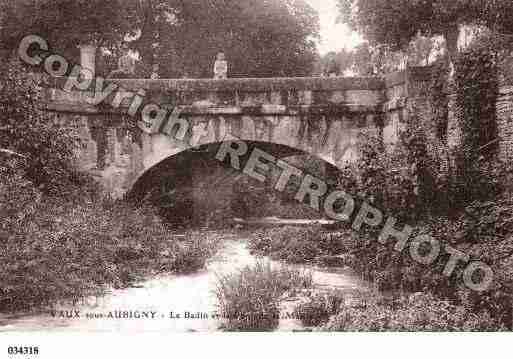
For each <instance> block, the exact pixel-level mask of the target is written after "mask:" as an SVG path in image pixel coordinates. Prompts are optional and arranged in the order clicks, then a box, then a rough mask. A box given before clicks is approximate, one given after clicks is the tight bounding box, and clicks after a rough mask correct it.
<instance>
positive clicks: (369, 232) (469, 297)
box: [250, 38, 513, 330]
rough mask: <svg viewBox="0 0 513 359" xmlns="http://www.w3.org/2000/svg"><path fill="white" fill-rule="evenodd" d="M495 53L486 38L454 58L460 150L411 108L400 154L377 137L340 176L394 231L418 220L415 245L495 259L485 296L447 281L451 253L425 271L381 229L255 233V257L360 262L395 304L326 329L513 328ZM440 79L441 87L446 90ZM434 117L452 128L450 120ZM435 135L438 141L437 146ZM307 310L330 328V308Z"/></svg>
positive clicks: (508, 205) (512, 248)
mask: <svg viewBox="0 0 513 359" xmlns="http://www.w3.org/2000/svg"><path fill="white" fill-rule="evenodd" d="M496 46H497V42H496V41H492V40H491V39H490V38H485V39H483V40H481V41H476V42H475V44H474V46H473V47H471V48H469V49H468V50H467V51H465V52H462V53H461V54H460V55H459V56H458V58H456V59H455V71H456V73H455V77H454V84H453V86H454V91H455V92H456V95H457V96H456V111H455V114H456V116H457V120H458V123H459V125H460V126H461V128H462V131H463V132H462V136H461V140H460V141H459V143H458V145H457V146H455V147H452V148H449V147H448V145H447V143H448V142H447V134H446V133H442V132H441V131H439V127H441V126H440V124H435V126H431V124H428V125H424V124H422V121H420V118H417V117H415V115H416V113H415V109H413V117H412V120H413V121H416V122H415V123H416V124H417V126H410V128H415V129H414V130H408V131H406V132H405V133H403V135H402V138H401V142H400V144H399V145H398V146H396V148H395V149H394V151H393V152H391V153H390V152H387V151H386V150H385V148H384V144H383V143H382V142H381V140H380V139H379V138H377V137H372V136H366V137H365V138H362V141H361V143H360V144H359V147H360V158H359V161H358V163H357V164H356V166H355V167H356V168H354V169H352V170H351V169H347V170H346V171H343V172H341V174H340V176H339V183H338V187H339V188H340V189H342V190H345V191H349V192H351V193H352V194H353V195H354V196H355V197H356V198H357V201H359V202H360V203H361V202H362V201H366V202H369V203H371V204H372V205H373V206H375V207H377V208H380V209H381V210H383V211H384V213H386V214H387V215H393V216H395V217H396V218H398V219H399V222H398V223H397V224H396V228H398V229H399V228H401V225H404V224H407V223H408V224H414V225H415V229H414V232H413V234H412V236H411V238H413V237H415V236H417V235H420V234H429V235H430V236H432V237H433V238H434V239H436V240H437V241H438V242H439V243H441V244H442V246H447V245H449V246H451V247H452V248H454V249H457V250H459V251H461V252H463V253H466V254H468V255H469V257H470V259H471V260H480V261H482V262H484V263H487V264H488V265H490V266H491V267H492V270H493V272H494V276H495V278H494V282H493V284H492V285H491V286H490V287H489V288H488V289H487V290H486V291H483V292H476V291H471V290H469V289H468V288H466V287H465V286H464V285H463V280H462V278H463V277H462V276H463V268H462V267H463V266H457V267H456V269H455V270H454V272H453V273H452V275H451V276H450V277H449V278H448V277H446V276H445V275H444V274H443V272H444V268H445V265H446V264H447V262H448V260H449V254H448V253H445V254H442V255H440V256H439V257H438V259H437V260H436V261H435V262H434V263H433V264H431V265H429V266H425V265H421V264H418V263H416V262H415V261H414V260H413V259H412V258H411V256H410V255H409V254H408V251H407V250H403V251H402V252H397V251H396V250H394V249H393V248H392V247H393V245H392V244H388V245H383V244H381V243H379V242H378V241H377V240H376V239H377V237H378V236H379V231H378V230H373V229H371V228H370V227H367V228H363V229H362V230H360V231H359V232H358V233H355V232H352V231H351V230H349V229H344V228H342V229H341V230H340V231H339V232H338V233H329V231H326V230H319V229H315V228H307V229H298V228H282V229H275V230H272V231H267V232H264V233H257V234H256V235H255V236H254V238H253V239H252V240H251V244H250V246H251V248H252V249H253V250H254V251H256V252H259V253H264V254H267V255H270V256H272V257H273V258H277V259H283V260H287V261H291V262H294V263H298V262H299V263H316V262H317V263H323V262H324V261H323V259H326V258H325V257H326V256H329V257H330V260H328V262H333V263H337V265H347V266H349V267H351V268H352V269H354V270H355V271H356V272H357V273H359V274H360V275H361V276H362V277H363V278H364V279H366V280H368V281H370V282H371V283H373V285H374V287H375V288H376V289H377V290H379V291H380V292H382V293H387V296H388V299H387V300H388V302H387V301H385V302H382V301H375V302H372V301H371V302H369V303H366V304H365V305H364V306H362V307H360V308H353V307H342V309H341V312H340V313H339V314H337V316H336V317H335V318H334V319H333V320H332V321H331V322H330V325H328V326H327V328H328V329H332V330H493V329H495V330H499V329H501V328H509V329H511V328H512V325H513V323H512V309H511V304H510V303H511V300H512V298H513V282H512V279H511V278H513V272H512V269H511V264H512V255H513V236H512V234H513V228H512V226H511V218H512V217H513V203H512V201H511V198H510V195H509V194H508V192H506V189H507V188H505V186H504V185H505V184H507V182H506V181H505V178H508V177H507V173H506V171H507V169H508V167H507V166H505V165H504V164H501V163H500V162H499V161H498V158H497V151H496V145H497V141H496V136H497V134H496V126H497V125H496V118H495V105H496V99H497V86H498V82H497V81H498V80H497V76H498V67H497V66H498V58H499V55H500V52H499V50H497V47H496ZM440 71H441V72H442V76H443V74H444V71H443V70H440ZM434 80H435V81H432V84H431V87H432V89H431V91H436V89H439V90H440V91H443V90H444V89H445V88H446V87H445V86H443V85H442V84H441V83H440V82H437V81H436V78H434ZM444 96H446V94H444V93H441V94H439V96H432V99H434V100H435V101H434V103H435V107H436V105H437V104H438V106H440V107H443V106H447V104H448V102H447V100H446V99H444ZM434 111H435V113H434V116H435V118H437V117H438V118H439V121H440V122H441V123H444V122H445V121H446V120H445V119H444V117H445V116H446V115H447V114H444V112H443V111H439V109H437V108H435V110H434ZM429 131H433V132H429ZM433 138H435V144H433V143H432V142H430V141H433ZM433 146H437V147H436V148H437V149H438V150H433ZM444 146H445V147H444ZM326 244H328V245H326ZM442 253H443V252H442ZM414 293H421V294H419V295H415V296H412V294H414ZM390 296H391V297H390ZM390 298H391V299H390ZM420 308H422V309H420ZM301 310H302V311H311V312H317V313H319V315H320V318H321V319H322V318H324V319H323V320H320V321H324V320H325V316H326V313H329V312H330V311H329V310H328V307H327V306H326V304H325V303H324V302H323V301H322V300H321V301H319V300H318V299H313V300H312V301H311V302H310V303H308V304H305V305H303V306H302V308H301ZM439 316H442V318H443V319H440V317H439Z"/></svg>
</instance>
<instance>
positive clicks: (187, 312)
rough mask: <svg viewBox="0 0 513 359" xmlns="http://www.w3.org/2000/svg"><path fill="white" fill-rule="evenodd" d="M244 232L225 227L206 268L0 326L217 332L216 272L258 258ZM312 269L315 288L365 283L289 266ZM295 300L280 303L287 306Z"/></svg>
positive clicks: (283, 327) (289, 322)
mask: <svg viewBox="0 0 513 359" xmlns="http://www.w3.org/2000/svg"><path fill="white" fill-rule="evenodd" d="M246 243H247V241H246V238H244V235H242V234H241V233H238V232H233V233H227V234H226V235H225V238H224V240H223V242H222V244H221V245H220V249H219V251H218V253H217V254H216V255H215V256H213V257H212V258H211V259H210V260H209V261H208V263H207V266H206V269H205V270H203V271H201V272H198V273H195V274H189V275H160V276H157V277H155V278H153V279H150V280H147V281H145V282H143V283H139V285H138V286H137V287H133V288H127V289H120V290H112V291H110V292H109V293H107V294H106V295H105V296H103V297H101V298H89V299H87V300H84V301H83V303H81V304H78V305H75V306H70V305H68V306H62V307H60V308H58V309H57V310H56V312H54V313H41V314H31V315H24V316H13V317H0V332H6V331H19V332H26V331H44V332H48V331H65V332H70V331H79V332H80V331H90V332H102V331H103V332H120V331H121V332H141V331H143V332H160V333H162V332H196V331H197V332H215V331H218V330H219V329H218V328H219V326H220V324H221V321H220V319H217V318H216V312H217V298H216V294H215V290H216V285H217V279H218V277H219V276H220V275H225V274H230V273H233V272H235V271H236V270H237V269H239V268H242V267H244V266H246V265H251V264H254V263H256V262H257V261H270V262H271V264H272V265H282V266H284V264H280V263H277V262H274V261H271V260H269V259H267V258H261V257H256V256H254V255H252V254H251V253H250V252H249V250H248V249H247V248H246ZM287 266H289V267H294V268H301V269H304V270H307V271H310V272H311V273H312V278H313V282H314V288H316V289H319V290H322V289H337V290H341V291H349V292H351V291H357V290H365V289H366V286H365V283H362V281H361V280H360V279H359V278H357V277H356V276H355V275H353V274H352V273H351V271H350V270H349V269H324V268H318V267H313V266H309V267H304V266H292V265H287ZM294 307H295V304H294V301H293V300H290V301H289V302H287V301H286V300H285V301H284V302H283V303H281V310H282V312H283V311H287V312H291V311H292V310H293V309H294ZM301 329H302V327H301V323H300V322H299V321H298V320H296V319H284V318H282V319H280V324H279V327H278V329H277V330H278V331H294V330H301Z"/></svg>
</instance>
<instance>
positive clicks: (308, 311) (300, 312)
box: [295, 292, 343, 327]
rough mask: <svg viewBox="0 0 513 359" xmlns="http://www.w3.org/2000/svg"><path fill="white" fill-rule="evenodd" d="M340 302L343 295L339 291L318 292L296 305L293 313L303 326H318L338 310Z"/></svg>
mask: <svg viewBox="0 0 513 359" xmlns="http://www.w3.org/2000/svg"><path fill="white" fill-rule="evenodd" d="M342 302H343V296H342V295H341V294H340V293H336V292H335V293H330V294H326V295H320V294H318V295H316V296H314V297H311V298H309V299H308V301H307V302H306V303H303V304H300V305H299V306H297V308H296V310H295V315H296V316H297V317H298V318H300V319H301V324H303V326H305V327H318V326H320V325H322V324H325V323H326V322H328V320H329V319H330V317H331V316H333V315H335V314H337V313H338V312H339V310H340V305H341V304H342Z"/></svg>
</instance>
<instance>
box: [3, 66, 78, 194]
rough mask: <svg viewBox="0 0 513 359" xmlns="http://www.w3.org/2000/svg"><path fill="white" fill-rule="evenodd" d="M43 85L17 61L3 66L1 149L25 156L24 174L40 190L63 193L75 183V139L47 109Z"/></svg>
mask: <svg viewBox="0 0 513 359" xmlns="http://www.w3.org/2000/svg"><path fill="white" fill-rule="evenodd" d="M41 85H42V83H41V82H40V81H38V80H36V79H35V77H34V76H31V75H28V74H27V73H26V71H25V69H24V68H23V67H22V66H21V65H20V64H19V63H18V62H17V61H13V62H11V63H9V64H7V66H5V67H4V68H2V69H0V114H1V115H0V149H5V150H9V151H13V152H16V153H18V154H20V155H22V156H23V158H24V164H23V165H24V167H25V171H24V172H23V176H24V177H25V178H26V179H28V180H29V181H31V182H32V183H33V184H34V186H35V187H36V188H37V189H38V190H41V191H42V192H44V193H52V194H62V192H63V189H64V188H66V186H68V185H73V184H74V179H75V176H74V173H75V171H74V169H73V166H72V164H73V146H74V145H75V142H74V141H75V140H74V138H73V137H72V135H71V132H70V131H68V130H66V129H64V128H63V127H61V126H60V124H59V123H57V122H56V121H54V120H53V119H52V118H50V116H49V115H48V114H47V113H45V112H44V110H43V108H42V106H41V101H42V98H41V96H42V94H41V92H40V86H41ZM0 156H1V155H0ZM1 158H3V156H2V157H0V159H1Z"/></svg>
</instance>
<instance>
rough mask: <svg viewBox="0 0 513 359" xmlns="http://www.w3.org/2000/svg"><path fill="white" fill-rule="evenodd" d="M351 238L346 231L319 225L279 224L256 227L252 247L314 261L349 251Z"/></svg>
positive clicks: (293, 260) (283, 257)
mask: <svg viewBox="0 0 513 359" xmlns="http://www.w3.org/2000/svg"><path fill="white" fill-rule="evenodd" d="M347 238H348V236H347V235H345V234H343V233H340V234H339V233H330V232H328V231H327V230H326V229H324V228H323V227H322V226H319V225H311V226H307V227H293V226H285V227H276V228H270V229H264V230H260V231H256V232H255V233H254V234H253V235H252V236H251V237H250V239H249V249H250V251H251V252H252V253H255V254H260V255H265V256H270V257H271V258H273V259H276V260H283V261H286V262H290V263H301V264H303V263H314V262H315V261H316V260H317V259H319V258H321V257H323V256H336V255H340V254H343V253H345V252H346V251H347V249H346V241H347Z"/></svg>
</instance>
